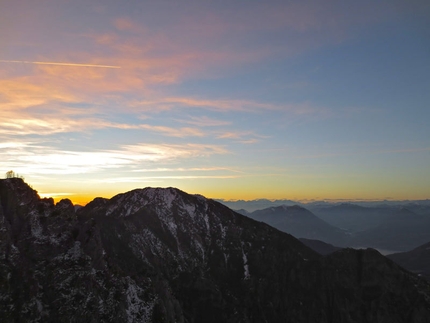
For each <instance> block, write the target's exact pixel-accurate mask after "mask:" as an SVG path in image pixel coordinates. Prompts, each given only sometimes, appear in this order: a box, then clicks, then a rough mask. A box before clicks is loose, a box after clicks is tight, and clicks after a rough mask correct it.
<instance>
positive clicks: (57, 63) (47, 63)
mask: <svg viewBox="0 0 430 323" xmlns="http://www.w3.org/2000/svg"><path fill="white" fill-rule="evenodd" d="M0 63H22V64H37V65H60V66H78V67H101V68H121V66H112V65H96V64H77V63H59V62H31V61H8V60H2V59H1V60H0Z"/></svg>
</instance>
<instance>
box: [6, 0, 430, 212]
mask: <svg viewBox="0 0 430 323" xmlns="http://www.w3.org/2000/svg"><path fill="white" fill-rule="evenodd" d="M9 170H14V171H15V172H16V173H19V174H20V175H22V176H24V177H25V180H26V182H28V183H29V184H30V185H32V186H33V187H34V188H35V189H36V190H38V192H39V194H40V195H41V196H44V197H45V196H52V197H54V198H55V199H57V200H58V199H61V198H70V199H71V200H72V201H74V202H75V203H81V204H83V203H86V202H88V201H89V200H91V199H92V198H94V197H96V196H103V197H111V196H113V195H115V194H117V193H121V192H125V191H128V190H131V189H134V188H141V187H146V186H152V187H168V186H174V187H178V188H180V189H182V190H184V191H187V192H189V193H199V194H203V195H205V196H207V197H211V198H224V199H254V198H269V199H281V198H287V199H294V200H300V201H304V200H314V199H316V200H320V199H350V200H355V199H371V200H374V199H402V200H403V199H427V198H430V2H429V1H396V0H389V1H347V0H344V1H330V0H328V1H270V0H269V1H252V0H247V1H244V0H237V1H231V0H228V1H223V0H219V1H205V0H201V1H184V0H181V1H173V0H171V1H168V0H158V1H155V0H154V1H147V0H140V1H137V0H136V1H132V0H130V1H112V0H103V1H88V0H86V1H83V0H77V1H76V0H74V1H65V0H47V1H45V0H37V1H34V0H27V1H19V0H1V1H0V171H2V172H3V173H6V172H7V171H9Z"/></svg>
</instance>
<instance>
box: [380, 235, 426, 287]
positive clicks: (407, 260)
mask: <svg viewBox="0 0 430 323" xmlns="http://www.w3.org/2000/svg"><path fill="white" fill-rule="evenodd" d="M387 257H388V258H390V259H391V260H393V261H394V262H396V263H397V264H399V265H400V266H402V267H404V268H406V269H407V270H410V271H412V272H413V273H416V274H420V275H422V276H424V277H426V278H427V279H428V280H430V242H428V243H426V244H424V245H422V246H419V247H418V248H415V249H413V250H411V251H407V252H401V253H394V254H391V255H388V256H387Z"/></svg>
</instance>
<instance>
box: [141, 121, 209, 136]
mask: <svg viewBox="0 0 430 323" xmlns="http://www.w3.org/2000/svg"><path fill="white" fill-rule="evenodd" d="M139 128H142V129H147V130H150V131H154V132H158V133H161V134H163V135H165V136H169V137H179V138H184V137H204V136H206V134H205V133H204V132H203V131H202V130H200V129H197V128H190V127H182V128H171V127H165V126H153V125H149V124H143V125H140V126H139Z"/></svg>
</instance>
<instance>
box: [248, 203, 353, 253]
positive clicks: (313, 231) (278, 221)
mask: <svg viewBox="0 0 430 323" xmlns="http://www.w3.org/2000/svg"><path fill="white" fill-rule="evenodd" d="M248 216H249V217H251V218H253V219H255V220H257V221H262V222H265V223H268V224H270V225H271V226H273V227H275V228H277V229H279V230H281V231H284V232H287V233H289V234H291V235H293V236H294V237H296V238H306V239H313V240H322V241H324V242H327V243H331V244H335V245H343V244H344V242H345V240H346V239H347V238H348V236H347V234H346V233H345V232H344V231H342V230H340V229H338V228H336V227H334V226H332V225H330V224H328V223H326V222H325V221H323V220H321V219H320V218H318V217H317V216H315V215H314V214H313V213H312V212H310V211H309V210H307V209H305V208H303V207H301V206H298V205H294V206H285V205H282V206H276V207H270V208H267V209H263V210H257V211H254V212H252V213H249V214H248Z"/></svg>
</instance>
